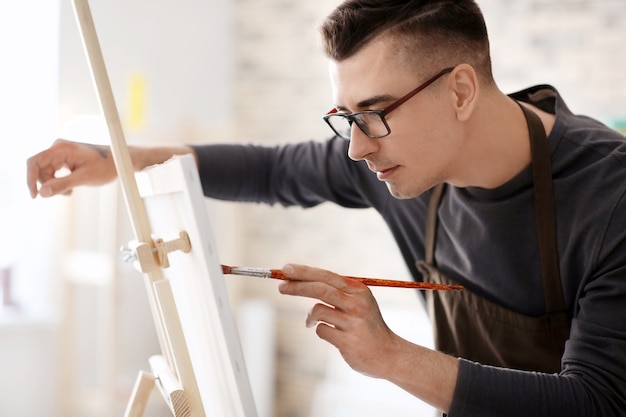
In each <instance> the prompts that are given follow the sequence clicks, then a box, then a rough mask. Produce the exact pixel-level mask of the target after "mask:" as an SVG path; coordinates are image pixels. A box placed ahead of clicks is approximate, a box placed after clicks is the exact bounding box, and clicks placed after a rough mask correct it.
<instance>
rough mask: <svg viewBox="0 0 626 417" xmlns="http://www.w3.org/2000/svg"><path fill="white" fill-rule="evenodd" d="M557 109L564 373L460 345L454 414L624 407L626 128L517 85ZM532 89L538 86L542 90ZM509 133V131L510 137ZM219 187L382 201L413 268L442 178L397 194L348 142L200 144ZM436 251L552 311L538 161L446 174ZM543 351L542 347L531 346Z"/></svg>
mask: <svg viewBox="0 0 626 417" xmlns="http://www.w3.org/2000/svg"><path fill="white" fill-rule="evenodd" d="M511 96H512V97H513V98H515V99H517V100H521V101H527V102H533V104H535V105H536V106H538V107H540V108H542V109H543V110H545V111H548V112H550V113H554V114H556V116H557V117H556V123H555V125H554V128H553V130H552V132H551V134H550V136H549V138H548V140H549V142H550V148H551V154H552V169H553V181H554V192H555V204H556V222H557V234H558V237H557V245H558V252H559V261H560V269H561V276H562V284H563V293H564V297H565V302H566V305H567V308H568V311H569V315H570V317H571V319H572V324H571V330H570V338H569V340H568V342H567V344H566V347H565V353H564V355H563V358H562V369H561V372H560V373H559V374H543V373H536V372H526V371H518V370H511V369H504V368H496V367H490V366H484V365H481V364H479V363H475V362H472V361H470V360H467V359H461V363H460V369H459V378H458V382H457V386H456V390H455V395H454V400H453V403H452V408H451V410H450V412H449V414H448V415H449V416H450V417H460V416H481V417H488V416H507V417H512V416H528V417H541V416H563V417H574V416H603V417H608V416H624V415H626V198H625V193H626V138H624V137H623V136H622V135H620V134H619V133H617V132H614V131H612V130H610V129H608V128H607V127H605V126H604V125H602V124H601V123H599V122H598V121H596V120H593V119H591V118H588V117H584V116H577V115H574V114H572V113H571V112H570V110H569V109H568V108H567V106H566V105H565V103H564V102H563V100H562V98H561V97H560V96H559V95H558V92H557V91H556V90H555V89H554V88H553V87H551V86H546V85H543V86H536V87H532V88H530V89H527V90H524V91H521V92H518V93H515V94H512V95H511ZM531 98H532V99H533V100H531ZM506 139H507V138H506V137H503V138H502V140H506ZM195 150H196V152H197V154H198V158H199V171H200V177H201V178H202V184H203V189H204V193H205V195H206V196H208V197H212V198H217V199H224V200H234V201H248V202H257V203H267V204H282V205H284V206H290V205H297V206H302V207H311V206H314V205H317V204H320V203H323V202H326V201H330V202H334V203H336V204H339V205H341V206H344V207H351V208H369V207H372V208H374V209H375V210H377V211H378V212H379V213H380V215H381V216H382V217H383V219H384V220H385V222H386V223H387V225H388V226H389V228H390V230H391V232H392V234H393V236H394V238H395V240H396V242H397V244H398V247H399V249H400V252H401V253H402V256H403V258H404V260H405V261H406V264H407V266H408V268H409V270H410V271H411V273H412V275H413V277H414V279H415V280H418V281H419V280H421V275H420V274H419V272H418V271H417V269H416V267H415V261H417V260H422V259H423V258H424V244H423V239H424V224H425V212H426V206H427V202H428V198H429V196H430V192H426V193H424V194H423V195H421V196H419V197H417V198H414V199H409V200H398V199H395V198H393V197H392V196H391V195H390V194H389V192H388V191H387V187H386V186H385V185H384V184H383V183H382V182H379V181H378V180H377V178H376V176H375V175H374V174H373V173H371V172H370V171H369V170H368V168H367V166H366V164H365V163H364V162H354V161H351V160H350V159H349V158H348V156H347V143H346V142H345V141H343V140H341V139H337V138H331V139H329V140H327V141H325V142H316V141H310V142H304V143H300V144H294V145H286V146H278V147H258V146H246V145H206V146H195ZM448 190H449V192H447V193H446V194H445V196H444V199H443V201H442V203H441V206H440V210H439V226H438V233H437V239H438V240H437V249H436V252H435V257H436V262H437V266H438V268H440V269H441V270H442V271H443V272H444V273H445V274H446V275H448V276H449V277H450V278H452V279H454V280H456V281H458V282H460V283H462V284H463V285H465V286H466V287H467V288H469V289H471V290H472V291H474V292H476V293H477V294H479V295H481V296H483V297H485V298H487V299H489V300H490V301H493V302H495V303H498V304H500V305H503V306H504V307H507V308H509V309H512V310H514V311H517V312H519V313H522V314H526V315H531V316H540V315H542V314H544V313H545V306H544V297H543V287H542V281H541V271H540V266H539V253H538V247H537V236H536V229H535V217H534V216H535V215H534V208H533V207H534V206H533V193H532V173H531V170H530V167H528V168H527V169H526V170H524V171H522V172H521V173H520V174H519V175H517V176H516V177H515V178H514V179H512V180H511V181H509V182H508V183H506V184H504V185H502V186H501V187H499V188H497V189H492V190H487V189H478V188H455V187H451V186H449V187H448ZM529 354H530V355H532V352H529Z"/></svg>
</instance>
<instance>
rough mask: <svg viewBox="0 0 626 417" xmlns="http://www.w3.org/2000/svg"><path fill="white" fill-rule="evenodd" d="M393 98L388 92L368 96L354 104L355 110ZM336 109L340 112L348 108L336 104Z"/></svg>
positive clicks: (386, 101) (346, 110)
mask: <svg viewBox="0 0 626 417" xmlns="http://www.w3.org/2000/svg"><path fill="white" fill-rule="evenodd" d="M393 100H395V97H393V96H391V95H389V94H380V95H377V96H374V97H370V98H368V99H366V100H363V101H359V102H358V103H357V105H356V110H357V111H358V110H363V109H368V108H370V107H372V106H375V105H376V104H380V103H388V102H390V101H393ZM336 109H337V110H338V111H341V112H349V111H350V110H349V109H348V108H347V107H344V106H337V107H336Z"/></svg>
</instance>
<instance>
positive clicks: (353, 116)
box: [322, 67, 455, 140]
mask: <svg viewBox="0 0 626 417" xmlns="http://www.w3.org/2000/svg"><path fill="white" fill-rule="evenodd" d="M454 68H455V67H448V68H445V69H443V70H441V71H439V72H438V73H437V74H435V75H434V76H432V77H431V78H429V79H428V80H426V81H425V82H424V83H422V84H420V85H419V86H417V87H416V88H415V89H413V90H411V91H409V92H408V93H407V94H406V95H404V96H402V97H400V98H399V99H398V100H396V101H394V102H393V103H391V105H389V106H388V107H387V108H385V109H381V110H364V111H360V112H355V113H339V110H337V108H333V109H332V110H331V111H329V112H328V113H326V114H325V115H324V116H322V118H323V119H324V121H325V122H326V123H327V124H328V126H330V128H331V129H332V130H333V132H335V134H336V135H337V136H339V137H340V138H343V139H346V140H350V139H351V138H352V133H351V132H352V130H350V136H349V137H346V136H345V134H342V133H340V132H338V131H337V130H336V129H335V128H334V127H333V125H332V123H331V122H330V120H329V119H330V118H331V117H342V118H344V119H347V120H348V125H349V126H350V127H352V123H356V125H357V126H358V128H359V129H360V130H361V132H363V133H365V135H367V137H369V138H372V139H380V138H384V137H385V136H389V134H390V133H391V128H390V127H389V125H388V124H387V120H386V119H385V116H387V115H388V114H389V113H391V112H392V111H393V110H395V109H397V108H398V107H400V105H402V104H404V103H405V102H407V101H408V100H410V99H411V98H413V96H415V95H416V94H417V93H419V92H420V91H422V90H424V89H425V88H426V87H428V86H429V85H431V84H432V83H434V82H435V81H437V80H438V79H439V78H441V77H443V76H444V75H446V74H448V73H450V72H452V70H454ZM363 114H376V115H378V117H380V120H381V121H382V122H383V125H384V126H385V129H386V130H387V133H385V134H383V135H373V134H371V133H370V132H369V131H368V128H367V125H366V124H365V123H364V122H363V121H362V119H360V118H359V116H360V115H363Z"/></svg>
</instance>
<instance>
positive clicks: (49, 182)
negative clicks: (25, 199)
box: [26, 139, 115, 198]
mask: <svg viewBox="0 0 626 417" xmlns="http://www.w3.org/2000/svg"><path fill="white" fill-rule="evenodd" d="M63 168H66V169H67V170H69V174H68V175H67V176H64V177H57V172H58V171H59V170H60V169H63ZM114 177H115V168H114V166H113V162H112V160H111V159H109V158H108V154H107V151H106V149H104V148H102V147H97V146H93V145H88V144H82V143H78V142H70V141H66V140H63V139H58V140H57V141H55V142H54V144H52V146H51V147H50V148H48V149H46V150H45V151H42V152H40V153H38V154H36V155H34V156H32V157H30V158H28V160H27V161H26V182H27V186H28V190H29V192H30V196H31V197H32V198H35V197H37V195H40V196H42V197H51V196H54V195H58V194H64V195H69V194H71V193H72V189H73V188H74V187H77V186H79V185H101V184H104V183H106V182H108V181H110V180H112V179H113V178H114ZM38 184H39V189H38V188H37V185H38Z"/></svg>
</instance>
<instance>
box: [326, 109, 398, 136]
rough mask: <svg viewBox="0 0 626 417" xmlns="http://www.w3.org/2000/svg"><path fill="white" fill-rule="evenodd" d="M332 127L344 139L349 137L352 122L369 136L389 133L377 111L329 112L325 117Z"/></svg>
mask: <svg viewBox="0 0 626 417" xmlns="http://www.w3.org/2000/svg"><path fill="white" fill-rule="evenodd" d="M326 120H327V122H328V124H330V126H331V127H332V129H333V130H334V131H335V133H337V134H338V135H339V136H341V137H342V138H344V139H348V140H349V139H350V138H351V136H352V134H351V128H352V123H356V124H357V126H358V127H359V129H361V130H362V131H363V133H365V134H366V135H367V136H369V137H371V138H379V137H383V136H386V135H388V134H389V128H388V127H387V124H386V123H385V121H384V120H383V116H382V114H380V113H378V112H371V111H367V112H362V113H353V114H331V115H328V116H327V117H326Z"/></svg>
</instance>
